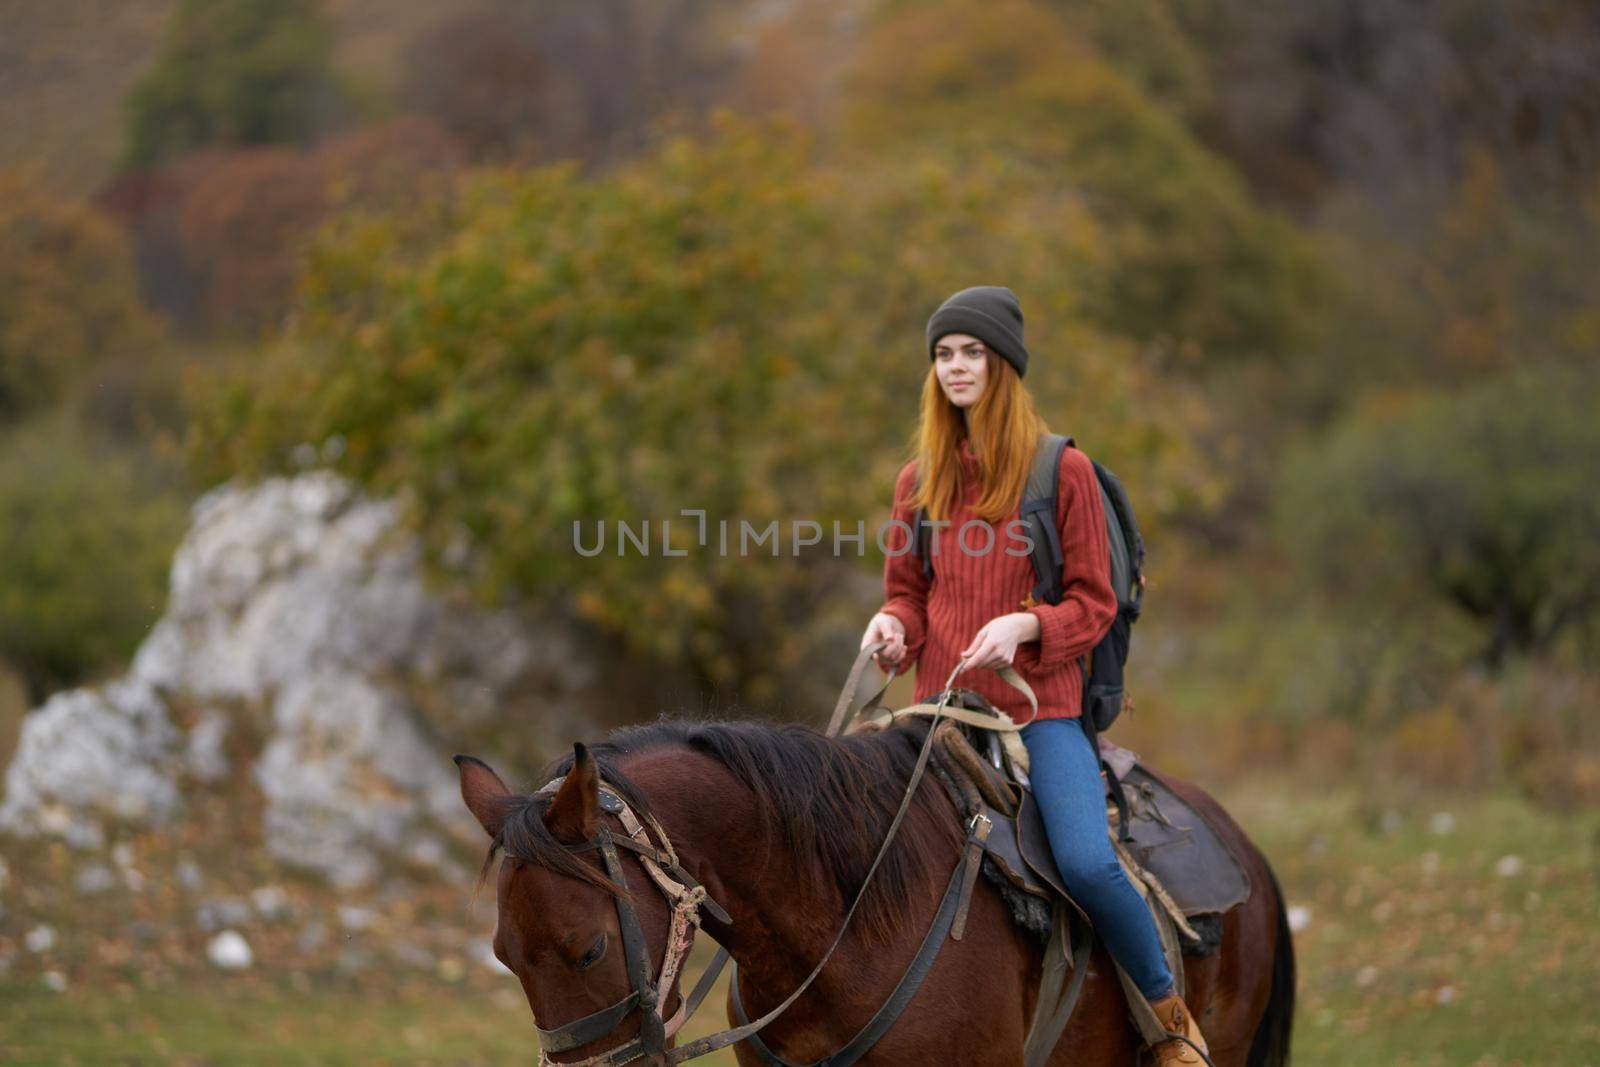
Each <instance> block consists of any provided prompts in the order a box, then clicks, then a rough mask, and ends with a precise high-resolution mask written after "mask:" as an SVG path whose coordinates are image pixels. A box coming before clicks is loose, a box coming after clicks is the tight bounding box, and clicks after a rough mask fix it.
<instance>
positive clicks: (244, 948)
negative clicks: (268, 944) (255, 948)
mask: <svg viewBox="0 0 1600 1067" xmlns="http://www.w3.org/2000/svg"><path fill="white" fill-rule="evenodd" d="M206 956H207V957H208V958H209V959H210V960H211V962H212V963H214V964H216V965H217V966H218V967H221V968H223V969H224V970H229V971H242V970H244V969H245V968H247V967H249V966H250V965H251V964H252V963H254V962H255V954H254V953H253V952H251V951H250V942H248V941H246V940H245V939H244V935H243V934H241V933H239V932H238V931H237V930H224V931H222V932H221V933H220V934H218V935H217V936H216V937H213V938H212V939H211V941H210V942H209V943H208V944H207V945H206Z"/></svg>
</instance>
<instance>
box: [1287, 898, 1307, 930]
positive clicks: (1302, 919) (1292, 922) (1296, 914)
mask: <svg viewBox="0 0 1600 1067" xmlns="http://www.w3.org/2000/svg"><path fill="white" fill-rule="evenodd" d="M1310 925H1311V909H1310V908H1308V907H1306V906H1305V905H1304V904H1294V905H1291V906H1290V908H1289V930H1290V932H1291V933H1296V934H1298V933H1299V932H1300V931H1302V930H1304V929H1305V928H1306V927H1308V926H1310Z"/></svg>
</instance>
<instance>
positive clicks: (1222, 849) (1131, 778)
mask: <svg viewBox="0 0 1600 1067" xmlns="http://www.w3.org/2000/svg"><path fill="white" fill-rule="evenodd" d="M973 695H974V696H976V694H973ZM977 700H978V701H982V698H981V697H978V698H977ZM964 703H968V705H969V706H970V705H971V704H972V703H976V701H969V702H964ZM984 704H985V705H987V702H986V701H985V702H984ZM975 710H977V709H975ZM997 714H998V713H997ZM939 732H940V737H939V738H938V744H939V747H940V752H941V756H943V757H944V758H943V759H942V760H941V762H942V763H944V765H945V766H946V769H947V771H948V772H950V773H952V775H954V774H956V773H960V774H961V775H962V776H964V777H965V778H966V779H967V780H968V782H969V784H970V786H971V787H972V788H971V789H961V790H960V791H961V792H962V793H963V794H965V799H966V803H965V804H964V805H963V804H961V803H960V802H958V807H966V808H967V809H969V810H968V817H969V818H970V816H971V813H972V810H973V809H974V804H973V802H974V801H976V805H977V806H976V810H978V811H981V812H982V814H983V815H985V816H986V817H987V818H989V819H990V821H991V822H992V823H993V824H994V829H993V830H992V831H991V833H990V835H989V841H988V850H987V851H988V855H989V857H990V859H991V860H993V862H994V865H995V867H996V869H997V870H998V871H999V872H1000V873H1001V874H1002V875H1003V876H1004V877H1005V879H1006V880H1007V881H1008V882H1010V883H1011V885H1013V886H1014V887H1015V888H1017V889H1020V890H1022V891H1024V892H1026V893H1030V894H1032V895H1035V896H1039V897H1044V898H1049V897H1051V896H1054V895H1060V896H1062V897H1066V898H1067V899H1069V900H1070V899H1071V895H1070V894H1069V893H1068V891H1067V887H1066V886H1065V885H1064V884H1063V882H1062V880H1061V874H1060V871H1059V870H1058V869H1057V867H1056V864H1055V860H1054V858H1053V855H1052V853H1051V851H1050V841H1049V838H1048V837H1047V836H1046V834H1045V827H1044V820H1043V818H1042V817H1041V816H1040V814H1039V806H1038V803H1037V801H1036V800H1035V798H1034V796H1033V792H1032V790H1031V789H1029V788H1028V786H1027V780H1026V777H1025V775H1022V774H1020V773H1019V769H1018V768H1017V767H1016V766H1015V765H1014V764H1013V762H1012V761H1011V760H1010V759H1009V757H1008V756H1007V755H1006V754H1005V751H1004V748H1003V746H1002V745H1001V744H1000V743H999V742H998V738H996V736H995V734H994V732H993V731H989V730H985V729H983V728H982V727H977V726H973V725H969V724H960V725H958V724H956V723H946V724H941V726H940V727H939ZM963 748H964V749H965V751H964V752H963V751H961V750H962V749H963ZM1100 749H1101V757H1102V758H1103V759H1104V760H1105V761H1106V762H1107V763H1108V764H1110V765H1111V767H1112V769H1113V770H1115V771H1116V772H1117V778H1118V780H1119V781H1120V782H1121V784H1122V788H1123V795H1124V797H1125V798H1126V800H1127V804H1128V815H1129V818H1128V830H1129V835H1130V839H1124V840H1123V845H1124V847H1125V848H1126V849H1127V851H1128V854H1129V855H1130V856H1131V857H1132V859H1133V860H1134V861H1135V862H1136V863H1138V864H1139V865H1140V866H1141V867H1143V868H1144V869H1146V870H1147V871H1149V872H1150V873H1152V874H1154V875H1155V877H1156V878H1157V879H1158V880H1159V881H1160V883H1161V884H1162V886H1163V887H1164V888H1165V889H1166V891H1167V893H1168V894H1169V895H1170V897H1171V898H1172V901H1173V903H1174V904H1176V905H1177V907H1178V908H1179V910H1181V911H1182V912H1183V914H1184V915H1185V916H1194V915H1204V914H1219V913H1221V912H1225V911H1227V910H1229V909H1230V908H1233V907H1235V906H1236V905H1238V904H1241V903H1243V902H1244V901H1246V900H1248V899H1249V897H1250V881H1249V879H1248V878H1247V877H1246V876H1245V872H1244V867H1243V866H1242V865H1241V864H1240V862H1239V859H1238V857H1236V856H1235V855H1234V854H1233V853H1232V851H1231V850H1230V849H1229V848H1228V846H1227V845H1226V843H1225V842H1224V841H1223V839H1222V837H1221V835H1220V834H1218V833H1217V831H1216V828H1215V827H1213V826H1212V825H1211V824H1210V823H1209V822H1208V821H1207V820H1206V818H1205V817H1204V816H1203V815H1202V814H1201V813H1200V812H1198V811H1196V810H1195V809H1194V808H1193V807H1192V806H1190V805H1189V803H1188V802H1187V801H1185V800H1183V799H1182V798H1181V797H1180V796H1179V795H1178V794H1177V793H1176V792H1175V791H1174V790H1173V789H1172V787H1171V785H1170V784H1169V783H1168V782H1166V781H1165V780H1164V779H1163V778H1162V777H1161V776H1160V775H1159V774H1157V773H1156V772H1155V771H1153V770H1151V769H1150V768H1149V767H1147V766H1145V765H1144V764H1142V763H1140V762H1139V759H1138V756H1137V754H1136V753H1134V752H1132V751H1131V750H1129V749H1125V748H1122V747H1120V746H1118V745H1114V744H1112V743H1110V742H1108V741H1106V740H1105V739H1104V738H1101V739H1100ZM980 752H987V753H989V756H988V757H985V756H982V755H979V753H980ZM1104 777H1105V776H1104V775H1103V774H1102V778H1104ZM1106 788H1107V795H1106V799H1107V820H1108V827H1109V830H1110V832H1112V833H1113V834H1114V833H1116V830H1117V820H1116V807H1115V805H1114V801H1113V798H1112V796H1111V792H1110V790H1111V785H1110V782H1109V781H1107V785H1106ZM974 794H975V795H974Z"/></svg>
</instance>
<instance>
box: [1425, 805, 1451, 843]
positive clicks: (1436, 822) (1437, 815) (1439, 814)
mask: <svg viewBox="0 0 1600 1067" xmlns="http://www.w3.org/2000/svg"><path fill="white" fill-rule="evenodd" d="M1455 828H1456V817H1455V816H1454V815H1452V814H1450V813H1449V812H1448V811H1436V812H1434V813H1433V818H1431V819H1429V820H1428V829H1429V830H1431V831H1432V832H1433V833H1435V834H1438V835H1439V836H1440V837H1443V836H1444V835H1445V834H1448V833H1449V832H1450V831H1451V830H1454V829H1455Z"/></svg>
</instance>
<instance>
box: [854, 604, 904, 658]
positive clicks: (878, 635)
mask: <svg viewBox="0 0 1600 1067" xmlns="http://www.w3.org/2000/svg"><path fill="white" fill-rule="evenodd" d="M879 641H886V642H888V645H889V647H888V648H885V649H882V650H881V651H879V652H878V654H877V655H875V656H873V657H872V661H873V662H874V663H876V664H877V665H878V667H879V668H880V669H882V670H888V669H889V668H891V667H899V666H900V662H901V660H903V659H905V658H906V624H905V623H903V622H901V621H900V620H899V619H898V618H897V617H895V616H893V615H891V614H889V613H888V612H887V611H880V612H878V613H877V614H876V615H874V616H873V617H872V621H871V622H869V623H867V632H866V633H865V634H863V635H862V636H861V647H862V648H866V647H867V646H868V645H871V644H876V643H877V642H879Z"/></svg>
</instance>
